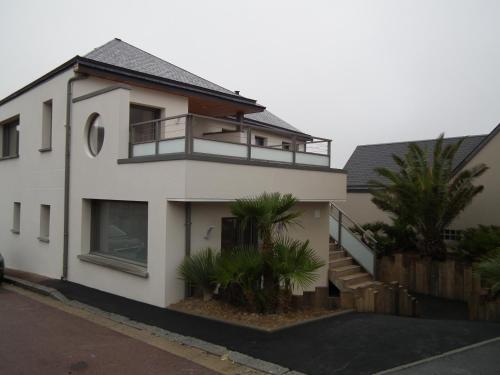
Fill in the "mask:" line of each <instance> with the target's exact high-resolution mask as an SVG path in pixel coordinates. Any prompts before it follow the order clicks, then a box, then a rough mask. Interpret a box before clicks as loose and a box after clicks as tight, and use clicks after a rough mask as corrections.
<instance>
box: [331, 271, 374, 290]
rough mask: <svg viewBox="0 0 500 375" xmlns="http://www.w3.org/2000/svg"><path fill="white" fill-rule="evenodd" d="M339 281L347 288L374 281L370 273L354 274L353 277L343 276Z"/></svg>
mask: <svg viewBox="0 0 500 375" xmlns="http://www.w3.org/2000/svg"><path fill="white" fill-rule="evenodd" d="M339 280H341V281H342V283H343V284H344V285H345V286H347V287H350V286H351V285H355V284H361V283H362V282H365V281H372V277H371V275H370V274H369V273H366V272H359V273H353V274H352V275H347V276H341V277H339Z"/></svg>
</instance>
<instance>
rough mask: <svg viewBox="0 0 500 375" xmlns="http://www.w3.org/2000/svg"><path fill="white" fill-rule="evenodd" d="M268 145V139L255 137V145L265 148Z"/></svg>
mask: <svg viewBox="0 0 500 375" xmlns="http://www.w3.org/2000/svg"><path fill="white" fill-rule="evenodd" d="M266 143H267V138H266V137H262V136H260V135H256V136H255V145H256V146H262V147H265V146H266Z"/></svg>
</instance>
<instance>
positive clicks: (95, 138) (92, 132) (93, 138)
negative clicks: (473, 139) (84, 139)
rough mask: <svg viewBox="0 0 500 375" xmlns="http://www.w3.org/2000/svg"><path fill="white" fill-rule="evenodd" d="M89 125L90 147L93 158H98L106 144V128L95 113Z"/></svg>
mask: <svg viewBox="0 0 500 375" xmlns="http://www.w3.org/2000/svg"><path fill="white" fill-rule="evenodd" d="M88 124H89V125H88V147H89V150H90V153H91V154H92V156H97V154H99V152H100V151H101V148H102V145H103V143H104V127H103V126H102V123H101V117H100V116H99V115H98V114H97V113H93V114H92V115H90V117H89V119H88Z"/></svg>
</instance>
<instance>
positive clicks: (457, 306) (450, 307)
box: [412, 293, 469, 320]
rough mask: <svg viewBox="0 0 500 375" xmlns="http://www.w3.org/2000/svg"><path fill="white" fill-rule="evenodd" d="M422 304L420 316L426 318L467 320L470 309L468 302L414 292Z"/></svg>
mask: <svg viewBox="0 0 500 375" xmlns="http://www.w3.org/2000/svg"><path fill="white" fill-rule="evenodd" d="M412 296H414V297H415V298H417V300H418V303H419V304H420V317H421V318H426V319H446V320H455V319H457V320H467V319H468V318H469V311H468V308H467V303H466V302H463V301H452V300H447V299H444V298H437V297H432V296H426V295H424V294H417V293H412Z"/></svg>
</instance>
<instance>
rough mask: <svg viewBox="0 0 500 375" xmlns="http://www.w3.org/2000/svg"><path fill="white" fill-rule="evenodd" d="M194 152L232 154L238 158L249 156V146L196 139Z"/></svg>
mask: <svg viewBox="0 0 500 375" xmlns="http://www.w3.org/2000/svg"><path fill="white" fill-rule="evenodd" d="M193 152H196V153H201V154H210V155H221V156H231V157H236V158H246V157H247V146H246V145H244V144H236V143H226V142H218V141H209V140H207V139H194V140H193Z"/></svg>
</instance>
